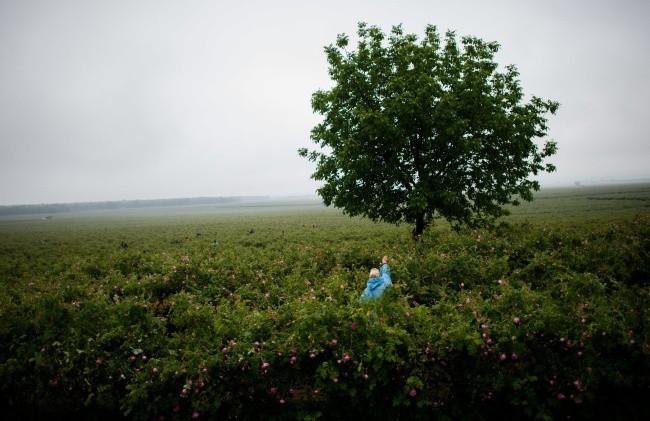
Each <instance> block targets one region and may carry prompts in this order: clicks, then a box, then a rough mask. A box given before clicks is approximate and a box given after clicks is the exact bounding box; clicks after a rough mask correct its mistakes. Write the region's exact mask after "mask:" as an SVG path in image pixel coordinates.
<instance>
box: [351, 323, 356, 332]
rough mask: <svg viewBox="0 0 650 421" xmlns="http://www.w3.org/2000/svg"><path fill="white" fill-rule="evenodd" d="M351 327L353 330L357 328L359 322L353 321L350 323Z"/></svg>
mask: <svg viewBox="0 0 650 421" xmlns="http://www.w3.org/2000/svg"><path fill="white" fill-rule="evenodd" d="M350 329H352V330H357V324H356V323H355V322H352V323H351V324H350Z"/></svg>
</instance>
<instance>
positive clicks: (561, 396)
mask: <svg viewBox="0 0 650 421" xmlns="http://www.w3.org/2000/svg"><path fill="white" fill-rule="evenodd" d="M565 399H566V396H564V393H558V394H557V400H558V401H563V400H565Z"/></svg>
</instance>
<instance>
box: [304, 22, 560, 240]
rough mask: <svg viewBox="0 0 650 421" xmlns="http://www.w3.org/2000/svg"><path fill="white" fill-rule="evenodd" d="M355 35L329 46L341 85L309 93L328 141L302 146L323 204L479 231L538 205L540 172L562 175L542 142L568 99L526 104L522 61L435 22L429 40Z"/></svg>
mask: <svg viewBox="0 0 650 421" xmlns="http://www.w3.org/2000/svg"><path fill="white" fill-rule="evenodd" d="M357 35H358V45H357V48H356V50H351V49H349V48H348V46H349V43H350V39H349V37H348V36H347V35H345V34H341V35H339V36H338V37H337V40H336V43H335V44H334V45H329V46H327V47H325V52H326V55H327V61H328V63H329V75H330V77H331V79H332V81H333V82H334V84H333V87H332V88H331V89H328V90H323V89H320V90H318V91H316V92H315V93H314V94H313V95H312V98H311V105H312V109H313V111H314V112H315V113H318V114H321V115H322V116H323V117H324V118H323V121H322V122H321V123H319V124H318V125H316V126H315V127H314V128H313V129H312V131H311V140H312V141H313V142H314V143H315V144H316V145H317V146H318V147H319V148H318V149H316V150H311V151H310V150H308V149H307V148H302V149H300V150H299V154H300V155H301V156H303V157H307V158H308V159H309V160H310V161H312V162H315V163H316V170H315V172H314V173H313V174H312V178H313V179H315V180H318V181H323V182H324V184H323V185H322V187H320V188H319V189H318V193H319V195H320V196H321V197H322V198H323V200H324V202H325V204H326V205H328V206H329V205H332V204H333V205H334V206H336V207H338V208H341V209H343V211H344V212H345V213H346V214H349V215H350V216H356V215H363V216H366V217H368V218H370V219H372V220H374V221H386V222H389V223H400V222H406V223H411V224H414V225H415V227H414V234H415V235H419V234H421V233H422V232H423V230H424V229H425V228H426V226H427V225H429V224H430V223H431V222H432V220H433V219H434V218H438V217H442V218H445V219H447V220H448V221H449V222H450V223H451V224H452V225H453V226H455V227H459V226H461V225H463V224H466V225H469V226H479V225H483V224H485V223H491V222H493V221H494V220H495V218H497V217H499V216H502V215H505V214H507V213H508V211H507V209H506V207H505V205H517V204H519V200H525V201H530V200H532V198H533V193H532V192H533V191H535V190H539V182H538V181H536V180H535V179H534V177H532V176H535V175H537V174H538V173H540V172H542V171H548V172H550V171H554V170H555V167H554V166H553V164H550V163H547V162H545V161H546V158H548V157H549V156H551V155H553V154H554V153H555V152H556V149H557V147H556V143H555V142H554V141H552V140H548V139H545V137H546V136H547V131H548V126H547V122H548V121H547V115H548V113H551V114H554V113H555V112H556V110H557V108H558V106H559V104H558V103H557V102H554V101H549V100H543V99H541V98H539V97H536V96H532V97H531V98H530V99H529V100H525V98H524V93H523V90H522V88H521V85H520V82H519V79H518V77H519V73H518V71H517V69H516V67H515V66H514V65H508V66H505V67H504V68H502V69H500V68H499V65H498V64H497V63H496V62H495V61H494V56H495V54H496V53H497V51H498V50H499V47H500V46H499V44H498V43H496V42H485V41H483V40H481V39H479V38H476V37H471V36H466V37H462V38H461V39H460V42H459V41H458V40H457V38H456V34H455V32H453V31H447V32H446V34H445V37H444V39H442V38H441V36H440V35H439V34H438V31H437V28H436V27H435V26H432V25H429V26H427V27H426V29H425V32H424V36H423V37H422V39H421V40H419V39H418V37H417V36H416V35H414V34H405V33H404V32H403V30H402V27H401V26H394V27H393V28H392V30H391V32H390V34H388V36H387V35H386V34H384V33H383V32H382V30H381V29H380V28H378V27H376V26H368V25H367V24H365V23H360V24H359V25H358V31H357Z"/></svg>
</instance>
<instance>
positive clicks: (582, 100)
mask: <svg viewBox="0 0 650 421" xmlns="http://www.w3.org/2000/svg"><path fill="white" fill-rule="evenodd" d="M360 21H364V22H367V23H368V24H370V25H377V26H380V27H381V28H382V29H383V30H384V32H389V31H390V29H391V27H392V26H393V25H398V24H400V23H401V24H402V25H403V29H404V31H405V32H406V33H415V34H417V35H418V36H419V37H421V36H422V34H423V33H424V29H425V27H426V25H427V24H433V25H436V26H437V27H438V29H439V31H440V33H441V34H444V32H445V31H446V30H447V29H452V30H455V31H456V33H457V35H458V36H459V37H460V36H464V35H472V36H477V37H479V38H482V39H484V40H486V41H497V42H498V43H499V44H501V50H500V51H499V53H498V54H497V56H496V60H497V62H498V63H499V64H501V65H502V66H505V65H508V64H514V65H515V66H516V67H517V68H518V70H519V72H520V74H521V75H520V80H521V84H522V86H523V89H524V92H525V93H526V94H527V95H536V96H539V97H542V98H544V99H551V100H555V101H559V102H560V103H561V107H560V109H559V111H558V113H557V115H556V116H549V127H550V131H549V133H550V138H552V139H555V140H556V141H557V142H558V145H559V152H558V154H557V155H556V156H554V157H553V158H552V159H551V160H550V162H553V163H554V164H556V166H557V167H558V170H557V172H555V173H552V174H544V175H542V176H541V177H540V178H539V180H540V181H541V182H542V186H558V185H573V184H574V183H575V182H577V181H579V182H581V183H584V184H587V183H596V182H613V181H614V182H615V181H625V180H640V179H648V178H650V165H648V162H650V142H648V140H647V138H646V137H647V133H648V132H650V130H649V129H650V127H649V126H650V123H649V122H650V107H649V106H648V104H647V101H648V100H647V98H649V97H650V80H649V78H648V70H647V69H648V64H649V62H650V52H649V51H650V49H648V48H647V46H646V43H647V40H648V39H650V25H648V24H647V22H648V21H650V2H642V1H637V0H628V1H619V2H612V1H604V0H595V1H587V0H579V1H570V2H568V1H560V0H550V1H548V0H547V1H544V2H540V1H525V0H504V1H497V0H495V1H491V2H488V1H481V0H474V1H472V0H461V1H454V2H449V1H436V0H402V1H400V2H396V1H370V0H360V1H354V0H348V1H341V0H332V1H328V2H307V1H304V0H302V1H299V0H277V1H274V2H267V1H258V0H252V1H240V2H225V1H207V0H205V1H203V0H195V1H189V2H182V1H172V0H157V1H153V0H142V1H128V0H113V1H108V0H106V1H97V0H57V1H47V0H41V1H38V0H23V1H10V0H0V205H13V204H32V203H66V202H87V201H109V200H135V199H140V200H147V199H161V198H176V197H218V196H255V195H265V196H266V195H275V196H282V195H301V194H312V193H314V192H315V190H316V188H317V187H318V184H317V183H316V182H314V181H313V180H311V179H310V175H311V174H312V172H313V171H314V164H312V163H310V162H309V161H307V160H306V159H304V158H301V157H299V156H298V154H297V149H298V148H301V147H312V146H313V144H312V142H311V141H310V139H309V133H310V130H311V128H312V127H313V126H314V125H315V124H317V123H318V122H319V121H320V118H321V117H320V116H318V115H314V114H312V111H311V106H310V98H311V94H312V93H313V92H315V91H316V90H318V89H321V88H328V87H330V86H331V82H330V80H329V77H328V75H327V62H326V57H325V54H324V52H323V48H324V46H326V45H328V44H331V43H334V42H335V40H336V36H337V34H340V33H346V34H348V35H350V36H351V37H352V39H355V38H354V35H355V34H356V29H357V23H358V22H360ZM351 46H356V43H352V44H351Z"/></svg>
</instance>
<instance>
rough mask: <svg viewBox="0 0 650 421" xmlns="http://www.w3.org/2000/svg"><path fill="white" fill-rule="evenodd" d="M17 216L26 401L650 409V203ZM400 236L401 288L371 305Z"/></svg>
mask: <svg viewBox="0 0 650 421" xmlns="http://www.w3.org/2000/svg"><path fill="white" fill-rule="evenodd" d="M639 209H641V210H642V211H643V210H644V208H643V207H641V208H639ZM642 213H643V212H642ZM197 227H199V228H200V229H201V231H202V233H203V234H202V235H201V236H195V235H194V233H195V231H196V228H197ZM251 228H254V231H255V232H254V233H253V234H248V232H249V230H250V229H251ZM0 229H1V230H2V235H1V236H0V250H1V251H2V253H3V254H2V256H3V259H2V261H1V262H0V265H1V266H0V269H1V273H2V275H1V276H2V278H0V280H1V282H2V288H0V401H1V402H2V403H1V406H2V407H1V409H2V411H3V412H2V413H3V417H4V418H6V419H24V418H29V419H35V418H48V419H52V418H55V419H56V418H70V417H74V418H77V417H79V418H93V419H94V418H102V417H106V418H111V419H115V418H127V419H152V418H157V417H159V416H164V417H165V418H166V419H187V418H190V417H192V416H193V415H194V414H195V413H197V414H198V415H199V416H200V418H201V419H206V418H207V419H218V418H255V419H259V418H265V419H348V418H353V417H356V418H362V419H368V418H409V419H410V418H413V419H431V418H441V419H459V418H460V419H504V418H516V419H521V418H526V419H529V418H535V419H558V418H566V417H571V418H573V419H576V418H578V419H591V418H603V417H607V418H618V419H621V418H622V419H644V418H646V417H647V415H648V413H649V412H650V411H649V409H648V407H647V405H646V403H645V401H644V399H643V398H644V397H645V396H647V394H648V392H649V391H650V390H649V388H650V378H649V373H650V371H649V369H650V366H649V356H650V347H649V343H648V337H649V332H648V326H649V325H650V324H649V323H648V320H649V319H648V312H649V310H648V309H649V308H650V299H649V297H648V272H647V270H648V269H647V268H648V267H649V263H650V262H649V256H648V252H647V250H648V249H649V247H648V241H650V240H649V239H650V235H649V234H650V220H649V219H648V217H647V215H645V216H639V217H636V218H631V217H619V218H614V219H611V218H605V217H601V219H599V220H598V221H597V223H591V222H583V223H579V224H578V223H571V224H569V225H563V224H562V220H550V221H538V222H535V221H534V220H533V221H530V222H527V223H520V222H513V223H512V224H510V225H505V224H504V225H501V226H499V227H497V228H494V229H477V230H470V229H464V230H461V231H460V232H454V231H452V230H450V229H449V227H437V228H436V229H429V230H427V231H425V233H424V235H423V236H422V238H421V240H420V241H418V242H413V241H410V234H409V233H408V232H404V231H403V230H401V229H399V228H397V227H394V226H391V225H386V224H375V223H371V222H369V221H367V220H363V219H349V218H347V217H344V216H342V215H340V214H339V213H338V212H334V211H331V210H323V209H322V208H318V210H312V211H291V210H285V211H284V212H281V213H273V212H265V213H251V214H249V215H243V216H233V214H215V213H207V214H202V213H196V214H183V216H182V217H178V216H175V217H164V216H160V215H158V216H155V215H153V216H152V215H149V216H147V217H146V218H145V217H128V216H124V217H120V216H119V215H115V214H114V215H112V216H98V217H95V218H94V219H93V218H91V217H88V216H86V217H84V216H77V217H76V218H72V217H70V218H69V219H56V220H49V221H31V222H29V223H27V222H15V221H13V222H12V221H1V223H0ZM122 241H125V242H127V243H128V244H129V247H128V248H126V249H125V248H123V247H121V246H120V243H121V242H122ZM383 254H388V255H389V256H390V258H391V269H392V273H393V278H394V283H395V284H394V286H393V287H391V288H389V289H387V290H386V292H385V293H384V295H383V296H382V297H380V298H379V299H378V300H376V301H371V302H366V303H363V304H362V303H360V302H359V297H360V294H361V291H362V289H363V287H364V284H365V281H366V279H367V276H368V270H369V268H370V267H372V266H375V265H377V263H378V259H379V258H380V257H381V256H382V255H383Z"/></svg>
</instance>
